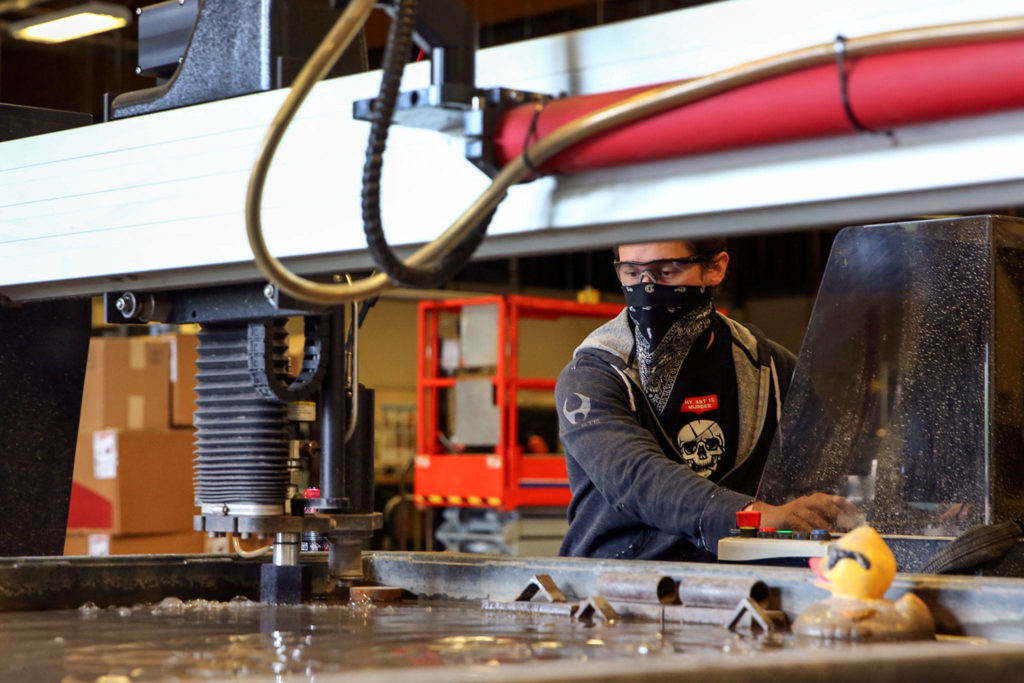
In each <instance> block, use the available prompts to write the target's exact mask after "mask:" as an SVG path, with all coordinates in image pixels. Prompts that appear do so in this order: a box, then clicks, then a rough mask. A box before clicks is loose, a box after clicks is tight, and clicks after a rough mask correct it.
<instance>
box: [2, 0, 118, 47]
mask: <svg viewBox="0 0 1024 683" xmlns="http://www.w3.org/2000/svg"><path fill="white" fill-rule="evenodd" d="M131 17H132V14H131V11H130V10H129V9H128V8H127V7H123V6H121V5H114V4H112V3H109V2H87V3H85V4H84V5H78V6H76V7H69V8H67V9H63V10H60V11H57V12H50V13H47V14H41V15H39V16H38V17H34V18H32V19H23V20H21V21H14V22H11V24H10V25H9V26H8V30H9V31H10V33H11V35H12V36H13V37H15V38H20V39H21V40H33V41H36V42H39V43H63V42H64V41H66V40H74V39H75V38H81V37H83V36H91V35H93V34H96V33H103V32H104V31H113V30H114V29H118V28H122V27H123V26H126V25H127V24H128V22H129V21H130V20H131Z"/></svg>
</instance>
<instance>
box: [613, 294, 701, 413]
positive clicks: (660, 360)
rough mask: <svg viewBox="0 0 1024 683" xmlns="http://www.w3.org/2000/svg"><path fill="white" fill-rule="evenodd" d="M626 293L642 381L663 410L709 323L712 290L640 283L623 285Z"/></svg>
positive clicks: (645, 390)
mask: <svg viewBox="0 0 1024 683" xmlns="http://www.w3.org/2000/svg"><path fill="white" fill-rule="evenodd" d="M622 292H623V294H625V296H626V307H627V313H628V315H629V318H630V320H631V321H633V337H634V339H635V341H636V361H637V369H638V370H639V372H640V383H641V385H642V386H643V388H644V392H645V393H646V394H647V396H648V397H649V398H650V399H651V402H652V403H653V404H654V407H655V408H656V409H657V410H658V412H659V413H661V412H663V411H664V408H665V405H666V404H667V403H668V399H669V395H670V394H671V393H672V386H673V385H674V384H675V380H676V376H677V375H678V374H679V369H680V368H681V367H682V365H683V361H684V360H685V359H686V356H687V354H688V353H689V352H690V347H692V346H693V342H695V341H696V340H697V338H698V337H700V336H701V335H702V334H704V332H706V331H707V329H708V328H709V327H710V326H711V312H712V311H713V310H714V306H713V304H712V299H711V288H710V287H700V286H693V285H687V286H682V285H659V284H654V283H646V282H641V283H639V284H636V285H623V287H622Z"/></svg>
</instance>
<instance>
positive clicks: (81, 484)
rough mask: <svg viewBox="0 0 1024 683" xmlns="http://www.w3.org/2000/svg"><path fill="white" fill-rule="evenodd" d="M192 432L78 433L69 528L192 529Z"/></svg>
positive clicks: (143, 531)
mask: <svg viewBox="0 0 1024 683" xmlns="http://www.w3.org/2000/svg"><path fill="white" fill-rule="evenodd" d="M192 457H193V435H192V430H185V429H162V430H144V431H119V430H100V431H97V432H92V433H83V434H79V437H78V447H77V450H76V453H75V469H74V481H73V486H72V489H71V504H70V506H69V511H68V528H71V529H88V530H91V531H95V532H103V533H111V534H153V533H161V532H168V531H183V530H186V529H191V528H192V516H193V514H195V513H196V508H195V506H194V505H193V499H194V494H193V492H192Z"/></svg>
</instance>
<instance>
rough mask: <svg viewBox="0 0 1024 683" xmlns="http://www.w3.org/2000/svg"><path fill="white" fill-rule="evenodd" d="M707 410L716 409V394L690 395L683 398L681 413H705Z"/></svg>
mask: <svg viewBox="0 0 1024 683" xmlns="http://www.w3.org/2000/svg"><path fill="white" fill-rule="evenodd" d="M709 410H718V394H708V395H707V396H690V397H688V398H684V399H683V407H682V409H680V411H679V412H681V413H697V414H698V415H700V414H701V413H706V412H707V411H709Z"/></svg>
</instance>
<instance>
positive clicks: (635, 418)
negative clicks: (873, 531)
mask: <svg viewBox="0 0 1024 683" xmlns="http://www.w3.org/2000/svg"><path fill="white" fill-rule="evenodd" d="M717 315H719V316H720V318H721V320H723V321H724V322H725V324H726V326H727V327H728V329H729V331H730V334H731V337H732V355H733V362H734V365H735V368H736V386H737V397H738V401H739V440H738V444H737V453H736V461H735V464H734V465H733V467H732V469H730V470H729V471H728V472H727V473H726V474H725V475H723V476H722V478H721V479H720V480H719V483H717V484H716V483H714V482H711V481H709V480H708V479H705V478H704V477H702V476H700V475H699V474H697V473H696V472H694V471H693V470H692V469H691V468H690V467H689V465H687V464H686V463H685V462H684V460H683V458H682V457H681V456H680V454H679V452H678V448H677V446H676V444H675V440H674V439H673V438H671V437H669V436H668V435H667V434H666V433H665V430H664V429H663V428H662V426H661V423H660V422H659V421H658V418H657V414H656V412H655V410H654V408H653V406H652V405H651V404H650V401H649V400H648V399H647V396H646V394H645V393H644V391H643V389H642V388H641V385H640V378H639V376H638V373H637V369H636V366H635V361H633V360H632V359H633V345H634V339H633V331H632V328H631V326H630V323H629V319H628V318H627V314H626V311H625V310H623V311H622V313H620V314H619V315H618V316H617V317H615V318H613V319H612V320H610V321H609V322H607V323H605V324H604V325H602V326H601V327H599V328H598V329H597V330H595V331H594V332H592V333H591V334H590V335H589V336H588V337H587V338H586V339H585V340H584V341H583V343H582V344H581V345H580V346H579V348H577V349H576V351H575V353H574V354H573V359H572V361H571V362H570V363H569V365H567V366H566V368H565V369H564V370H563V371H562V373H561V375H560V376H559V378H558V383H557V385H556V387H555V401H556V406H557V409H558V411H557V412H558V421H559V437H560V439H561V441H562V445H563V446H564V447H565V459H566V465H567V468H568V471H569V485H570V487H571V489H572V502H571V503H570V504H569V511H568V516H569V531H568V533H567V534H566V536H565V539H564V541H563V542H562V548H561V554H562V555H572V556H577V557H610V558H623V559H645V560H706V559H712V558H713V556H714V554H716V552H717V548H718V540H719V539H720V538H722V537H723V536H726V535H727V534H728V532H729V529H730V528H732V527H733V526H735V513H736V511H737V510H741V509H742V508H743V507H745V506H746V505H747V504H748V503H750V502H751V501H752V500H753V495H754V493H755V492H756V490H757V485H758V483H759V481H760V478H761V472H762V470H763V469H764V464H765V460H766V458H767V456H768V449H769V447H770V446H771V441H772V437H773V435H774V432H775V427H776V425H777V424H778V418H779V414H780V406H781V401H780V400H778V397H780V396H781V397H782V398H783V399H784V398H785V393H786V390H787V389H788V386H789V380H790V378H791V376H792V374H793V367H794V365H795V358H794V356H793V354H792V353H790V352H789V351H787V350H786V349H784V348H783V347H781V346H779V345H778V344H776V343H774V342H772V341H770V340H768V339H767V338H766V337H765V336H764V335H763V333H761V331H760V330H758V329H756V328H754V327H752V326H747V325H742V324H740V323H737V322H735V321H733V320H731V319H729V318H727V317H725V316H723V315H721V314H717ZM631 362H632V364H631Z"/></svg>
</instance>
